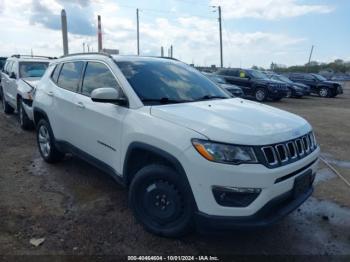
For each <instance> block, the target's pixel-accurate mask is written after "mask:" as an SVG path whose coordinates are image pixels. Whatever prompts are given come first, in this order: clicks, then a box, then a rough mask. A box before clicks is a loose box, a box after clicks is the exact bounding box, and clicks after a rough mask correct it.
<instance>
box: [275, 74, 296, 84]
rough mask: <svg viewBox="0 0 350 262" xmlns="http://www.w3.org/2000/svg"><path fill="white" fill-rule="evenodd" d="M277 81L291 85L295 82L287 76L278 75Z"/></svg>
mask: <svg viewBox="0 0 350 262" xmlns="http://www.w3.org/2000/svg"><path fill="white" fill-rule="evenodd" d="M276 77H277V79H279V80H281V81H283V82H286V83H290V84H293V83H294V82H293V81H292V80H290V79H289V78H288V77H286V76H281V75H276Z"/></svg>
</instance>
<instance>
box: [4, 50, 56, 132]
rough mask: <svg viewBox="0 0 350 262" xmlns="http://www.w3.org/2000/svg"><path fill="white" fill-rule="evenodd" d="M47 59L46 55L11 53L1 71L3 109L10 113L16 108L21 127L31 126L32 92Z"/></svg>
mask: <svg viewBox="0 0 350 262" xmlns="http://www.w3.org/2000/svg"><path fill="white" fill-rule="evenodd" d="M49 61H50V58H48V57H37V56H23V55H13V56H12V57H10V58H8V59H7V60H6V64H5V66H4V70H3V72H2V73H1V79H2V80H1V81H2V87H1V93H2V94H3V96H2V105H3V111H4V112H5V113H6V114H11V113H13V112H14V111H15V110H16V111H17V112H18V119H19V123H20V125H21V127H22V128H23V129H29V128H31V127H32V126H33V122H32V120H33V110H32V103H33V92H34V90H35V86H36V84H37V83H38V82H39V80H40V78H41V76H42V75H43V74H44V73H45V70H46V68H47V67H48V64H49Z"/></svg>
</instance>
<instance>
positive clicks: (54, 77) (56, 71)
mask: <svg viewBox="0 0 350 262" xmlns="http://www.w3.org/2000/svg"><path fill="white" fill-rule="evenodd" d="M60 69H61V65H60V64H59V65H56V67H55V69H54V70H53V72H52V74H51V79H52V81H54V82H55V83H57V80H58V75H59V74H60Z"/></svg>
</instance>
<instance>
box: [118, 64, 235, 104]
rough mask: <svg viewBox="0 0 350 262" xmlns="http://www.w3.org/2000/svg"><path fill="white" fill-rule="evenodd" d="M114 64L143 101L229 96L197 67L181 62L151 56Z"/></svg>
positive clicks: (195, 99) (150, 102) (187, 100)
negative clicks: (147, 58)
mask: <svg viewBox="0 0 350 262" xmlns="http://www.w3.org/2000/svg"><path fill="white" fill-rule="evenodd" d="M116 64H117V65H118V66H119V68H120V70H121V71H122V73H123V74H124V76H125V77H126V79H127V80H128V82H129V84H130V85H131V87H132V88H133V89H134V91H135V92H136V94H137V95H138V96H139V98H140V99H141V100H142V101H143V102H144V104H154V103H172V102H174V103H179V102H193V101H198V100H202V99H203V100H204V99H210V98H230V97H229V96H228V95H227V94H226V93H225V92H224V91H223V90H221V88H219V87H218V86H216V85H215V84H214V83H213V82H211V81H210V80H209V79H208V78H207V77H205V76H204V75H202V74H201V73H200V72H199V71H197V70H196V69H194V68H192V67H190V66H188V65H185V64H183V63H179V62H174V61H168V60H165V59H162V60H160V59H157V60H151V59H150V60H138V61H119V62H116Z"/></svg>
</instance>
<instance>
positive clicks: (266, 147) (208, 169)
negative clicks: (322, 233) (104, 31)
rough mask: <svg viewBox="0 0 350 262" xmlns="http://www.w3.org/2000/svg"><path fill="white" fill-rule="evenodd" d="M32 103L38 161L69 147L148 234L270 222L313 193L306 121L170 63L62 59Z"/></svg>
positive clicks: (313, 146) (314, 155) (313, 155)
mask: <svg viewBox="0 0 350 262" xmlns="http://www.w3.org/2000/svg"><path fill="white" fill-rule="evenodd" d="M33 106H34V121H35V124H36V129H37V143H38V148H39V151H40V154H41V156H42V158H43V159H44V160H45V161H46V162H49V163H54V162H57V161H59V160H62V158H63V156H64V154H65V153H66V152H71V153H73V154H76V155H78V156H80V157H81V158H82V159H85V160H87V161H89V162H90V163H92V164H94V165H96V166H97V167H99V168H101V169H102V170H104V171H106V172H107V173H109V174H110V175H111V176H113V177H114V178H115V179H116V180H117V181H119V182H120V183H122V184H123V185H124V186H126V187H128V188H129V206H130V208H131V209H132V210H133V213H134V215H135V217H136V219H137V220H138V221H139V222H140V223H141V224H142V225H143V226H144V227H145V228H146V229H147V230H148V231H150V232H152V233H154V234H158V235H162V236H167V237H175V236H179V235H183V234H185V233H186V232H188V231H189V230H190V229H191V228H192V227H193V226H196V227H197V228H199V229H201V230H211V229H220V230H223V229H229V228H236V227H239V228H242V227H248V226H264V225H269V224H272V223H273V222H275V221H277V220H279V219H281V218H282V217H284V216H285V215H287V214H289V213H290V212H291V211H292V210H294V209H296V208H297V207H298V206H300V205H301V204H302V203H303V202H304V201H305V200H306V199H307V198H308V197H309V196H310V195H311V194H312V191H313V187H312V183H313V181H314V177H315V173H316V170H317V164H318V156H319V152H320V149H319V146H318V145H317V143H316V140H315V137H314V134H313V131H312V127H311V126H310V124H309V123H308V122H307V121H306V120H304V119H303V118H301V117H299V116H297V115H294V114H292V113H289V112H286V111H282V110H279V109H277V108H274V107H269V106H267V105H263V104H260V103H256V102H253V101H248V100H241V99H235V98H232V97H230V96H229V95H228V94H227V93H226V92H224V91H223V90H222V89H221V88H220V87H219V86H218V85H216V84H214V83H213V82H212V81H210V80H209V79H208V78H207V77H205V76H204V75H203V74H201V73H200V72H199V71H197V70H196V69H194V68H192V67H190V66H188V65H186V64H185V63H182V62H179V61H177V60H173V59H168V58H151V57H141V56H116V55H112V56H111V55H103V54H101V53H100V54H92V53H90V54H83V55H82V54H77V55H69V56H66V57H63V58H60V59H58V60H56V61H55V62H53V63H52V64H50V66H49V68H48V70H47V72H46V73H45V75H44V76H43V78H42V80H41V81H40V83H39V85H38V86H37V89H36V92H35V98H34V103H33Z"/></svg>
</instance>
